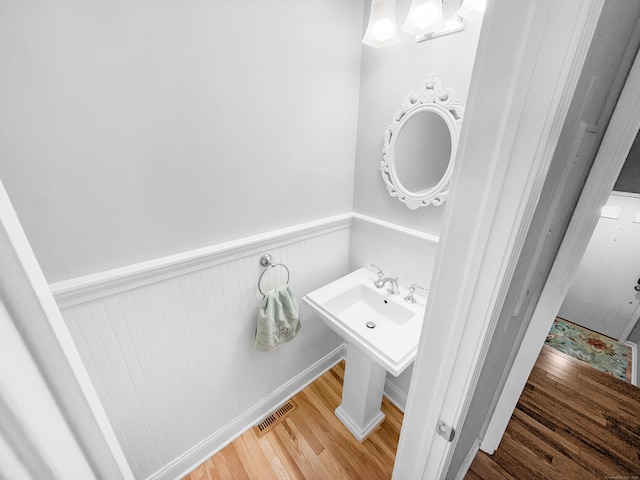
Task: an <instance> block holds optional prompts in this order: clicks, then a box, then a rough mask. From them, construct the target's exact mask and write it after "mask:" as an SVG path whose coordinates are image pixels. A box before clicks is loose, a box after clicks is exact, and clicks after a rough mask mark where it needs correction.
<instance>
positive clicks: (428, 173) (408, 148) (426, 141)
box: [394, 110, 451, 194]
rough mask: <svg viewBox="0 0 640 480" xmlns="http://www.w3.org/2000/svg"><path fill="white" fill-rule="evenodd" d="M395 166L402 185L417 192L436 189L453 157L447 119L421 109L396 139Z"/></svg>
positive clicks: (408, 121)
mask: <svg viewBox="0 0 640 480" xmlns="http://www.w3.org/2000/svg"><path fill="white" fill-rule="evenodd" d="M394 154H395V159H396V162H395V168H396V175H397V177H398V181H399V182H400V183H401V184H402V186H403V187H404V188H405V189H406V190H408V191H410V192H415V193H418V194H419V193H424V192H427V191H428V190H431V189H432V188H434V187H435V186H436V185H437V184H438V183H439V182H440V180H441V179H442V177H444V174H445V173H446V171H447V167H448V166H449V161H450V159H451V134H450V133H449V127H448V126H447V124H446V123H445V121H444V119H443V118H442V117H441V116H440V115H438V114H437V113H436V112H434V111H432V110H418V111H417V112H416V113H415V115H413V116H412V117H411V118H409V119H408V120H407V121H406V122H405V124H404V126H403V128H402V130H401V131H400V133H399V134H398V138H397V139H396V145H395V151H394Z"/></svg>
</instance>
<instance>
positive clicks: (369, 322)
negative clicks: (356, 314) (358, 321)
mask: <svg viewBox="0 0 640 480" xmlns="http://www.w3.org/2000/svg"><path fill="white" fill-rule="evenodd" d="M365 325H366V326H367V328H376V324H375V323H374V322H372V321H371V320H369V321H368V322H367V323H365Z"/></svg>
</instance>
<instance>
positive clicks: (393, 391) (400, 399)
mask: <svg viewBox="0 0 640 480" xmlns="http://www.w3.org/2000/svg"><path fill="white" fill-rule="evenodd" d="M384 396H385V397H387V400H389V401H390V402H391V403H393V404H394V405H395V406H396V407H398V410H400V411H401V412H402V413H404V409H405V408H407V392H403V391H402V390H400V389H399V388H398V387H396V386H395V385H394V384H393V383H391V382H390V381H389V379H386V380H385V382H384Z"/></svg>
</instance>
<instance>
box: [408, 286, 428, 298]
mask: <svg viewBox="0 0 640 480" xmlns="http://www.w3.org/2000/svg"><path fill="white" fill-rule="evenodd" d="M416 288H419V289H421V290H424V291H425V292H427V291H428V289H427V287H421V286H420V285H416V284H415V283H412V284H411V286H410V287H409V295H407V296H406V297H404V301H405V302H409V303H416V299H415V298H414V296H413V292H415V291H416Z"/></svg>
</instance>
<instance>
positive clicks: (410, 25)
mask: <svg viewBox="0 0 640 480" xmlns="http://www.w3.org/2000/svg"><path fill="white" fill-rule="evenodd" d="M444 27H445V24H444V18H443V13H442V1H441V0H413V2H411V8H410V9H409V15H407V19H406V20H405V22H404V25H402V30H404V31H405V32H408V33H411V34H413V35H416V36H420V35H426V34H428V33H432V32H436V31H438V30H442V29H443V28H444Z"/></svg>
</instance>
